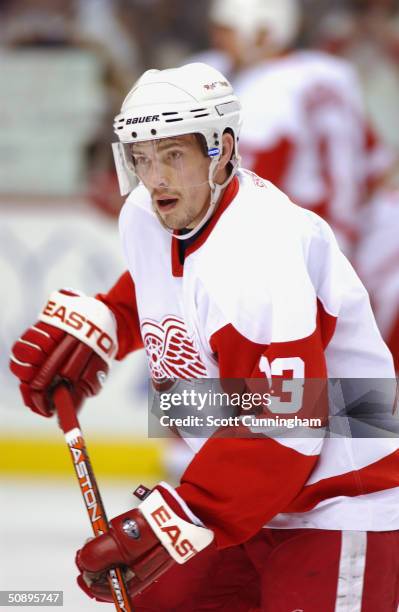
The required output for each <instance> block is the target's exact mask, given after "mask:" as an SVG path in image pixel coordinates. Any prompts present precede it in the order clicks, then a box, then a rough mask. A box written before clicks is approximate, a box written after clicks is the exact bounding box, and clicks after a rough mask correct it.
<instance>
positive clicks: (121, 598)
mask: <svg viewBox="0 0 399 612" xmlns="http://www.w3.org/2000/svg"><path fill="white" fill-rule="evenodd" d="M53 400H54V404H55V407H56V410H57V413H58V421H59V425H60V427H61V429H62V431H63V432H64V435H65V440H66V443H67V445H68V448H69V452H70V454H71V458H72V462H73V465H74V468H75V472H76V476H77V478H78V482H79V486H80V490H81V492H82V496H83V499H84V503H85V506H86V510H87V512H88V514H89V519H90V522H91V526H92V529H93V533H94V535H95V536H98V535H101V534H102V533H106V532H107V531H108V530H109V527H108V520H107V516H106V514H105V509H104V505H103V502H102V499H101V496H100V492H99V490H98V486H97V482H96V479H95V476H94V473H93V469H92V467H91V464H90V459H89V455H88V453H87V450H86V445H85V441H84V438H83V434H82V432H81V429H80V425H79V421H78V418H77V416H76V412H75V408H74V405H73V403H72V400H71V396H70V394H69V391H68V389H67V388H66V386H65V385H63V384H61V385H59V386H58V387H57V388H56V389H55V391H54V395H53ZM108 583H109V586H110V588H111V592H112V597H113V600H114V604H115V608H116V609H117V610H118V612H133V609H132V607H131V604H130V600H129V596H128V594H127V588H126V584H125V580H124V578H123V574H122V571H121V570H120V569H119V568H115V569H110V570H109V572H108Z"/></svg>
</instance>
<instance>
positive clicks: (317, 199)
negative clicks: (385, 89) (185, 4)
mask: <svg viewBox="0 0 399 612" xmlns="http://www.w3.org/2000/svg"><path fill="white" fill-rule="evenodd" d="M300 19H301V14H300V5H299V1H298V0H281V1H279V2H275V1H274V0H213V1H212V2H211V10H210V21H211V24H212V31H213V38H214V41H215V44H216V45H217V47H218V49H219V52H220V51H224V54H225V55H227V57H228V58H229V59H230V62H231V64H232V66H233V68H232V69H231V70H232V72H231V74H232V73H234V77H233V83H234V88H235V91H236V93H237V95H238V96H239V97H240V100H241V103H242V107H243V111H244V122H243V129H242V132H241V139H240V147H241V154H242V156H243V159H244V162H245V164H244V165H245V166H246V167H247V168H250V169H252V170H253V171H254V172H256V173H257V174H259V175H260V176H262V177H264V178H267V179H268V180H270V181H271V182H273V183H274V184H275V185H277V186H278V187H279V188H280V189H282V190H283V191H284V192H285V193H286V194H287V195H288V196H289V197H290V198H291V199H292V200H294V201H295V202H296V203H297V204H299V205H301V206H304V207H305V208H308V209H310V210H313V211H314V212H317V213H318V214H319V215H321V216H322V217H323V218H324V219H326V220H327V221H328V222H329V224H330V225H331V227H332V228H333V230H334V232H335V234H336V237H337V239H338V241H339V243H340V245H341V248H344V249H345V252H346V253H347V254H348V255H350V254H351V253H352V251H353V249H354V247H355V245H356V241H357V237H358V229H359V228H358V215H359V208H360V206H361V205H362V203H363V202H364V200H365V198H367V195H368V194H367V188H368V186H369V184H370V182H372V181H375V180H376V179H378V178H379V177H380V174H381V172H385V171H386V170H387V168H388V166H389V164H390V163H391V162H392V159H391V155H390V153H389V151H388V150H387V149H386V148H385V147H384V146H383V145H382V144H381V143H380V142H379V140H378V139H377V138H376V136H375V134H374V132H373V130H372V128H371V126H370V123H369V122H368V120H367V118H366V115H365V110H364V108H363V101H362V93H361V88H360V84H359V82H358V79H357V75H356V74H355V71H354V70H353V68H352V67H351V65H350V64H349V63H348V62H346V61H345V60H342V59H339V58H337V57H333V56H332V55H329V54H327V53H323V52H320V51H315V50H312V49H307V50H303V49H302V50H294V49H292V45H293V43H294V41H295V39H296V37H297V34H298V30H299V27H300Z"/></svg>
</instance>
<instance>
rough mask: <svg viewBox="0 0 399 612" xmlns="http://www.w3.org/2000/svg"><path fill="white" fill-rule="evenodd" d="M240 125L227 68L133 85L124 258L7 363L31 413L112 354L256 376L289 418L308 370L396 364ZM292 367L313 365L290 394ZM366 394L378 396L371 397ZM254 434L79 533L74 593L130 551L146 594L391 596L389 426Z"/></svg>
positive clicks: (199, 447)
mask: <svg viewBox="0 0 399 612" xmlns="http://www.w3.org/2000/svg"><path fill="white" fill-rule="evenodd" d="M240 124H241V111H240V104H239V101H238V99H237V97H236V96H235V94H234V92H233V89H232V87H231V85H230V83H229V82H228V81H227V80H226V78H225V77H224V76H223V75H222V74H220V73H219V72H218V71H216V70H214V69H212V68H210V67H209V66H207V65H204V64H191V65H186V66H183V67H181V68H177V69H170V70H164V71H157V70H150V71H147V72H146V73H144V75H143V76H142V77H141V78H140V79H139V80H138V82H137V83H136V84H135V85H134V86H133V89H132V90H131V91H130V93H129V94H128V96H127V97H126V99H125V101H124V103H123V105H122V110H121V114H120V115H118V116H117V117H116V119H115V132H116V134H117V136H118V139H119V142H118V143H116V144H115V145H114V151H115V159H116V166H117V170H118V176H119V179H120V184H121V191H122V193H124V194H128V193H129V195H128V197H127V200H126V203H125V205H124V207H123V210H122V213H121V216H120V232H121V239H122V243H123V247H124V251H125V256H126V262H127V266H128V271H127V272H125V273H124V274H123V275H122V276H121V278H120V279H119V280H118V281H117V283H116V284H115V286H114V287H113V288H112V289H111V290H110V291H108V293H105V294H102V295H99V296H97V297H96V298H93V297H86V296H84V295H82V294H77V293H73V292H71V291H59V292H55V293H54V294H52V295H51V296H50V299H49V300H48V302H47V304H46V306H45V307H44V309H43V312H42V313H41V314H40V317H39V321H38V322H37V323H36V324H35V325H33V326H32V327H31V328H30V329H29V330H27V331H26V332H25V333H24V334H23V335H22V337H21V338H20V339H19V340H18V341H17V342H16V344H15V345H14V347H13V354H12V358H11V369H12V371H13V373H14V374H15V375H16V376H17V377H18V378H19V379H20V383H21V385H20V388H21V392H22V396H23V398H24V402H25V404H26V405H27V406H28V407H29V408H31V409H32V410H33V411H35V412H37V413H39V414H41V415H43V416H51V415H52V414H53V411H54V407H53V404H52V399H51V397H52V390H53V389H54V387H55V386H56V385H57V384H59V382H60V381H63V380H64V381H67V382H68V384H69V386H70V389H71V393H72V397H73V398H74V402H75V405H76V409H78V408H79V406H80V404H81V402H82V400H83V399H84V398H86V397H89V396H91V395H94V394H95V393H97V392H98V391H99V389H100V381H103V380H104V378H105V374H106V372H107V371H108V368H109V366H110V364H111V362H112V360H113V359H114V358H116V359H123V358H124V357H126V355H127V354H128V353H130V352H131V351H133V350H135V349H139V348H143V347H144V348H145V350H146V352H147V356H148V361H149V367H150V370H151V373H152V377H153V379H154V382H155V383H160V382H163V381H164V380H165V379H168V378H170V377H174V378H179V379H191V380H192V379H206V378H221V379H248V380H258V381H259V383H260V384H262V385H266V387H267V388H268V389H270V390H271V392H273V391H274V392H275V394H276V397H275V399H274V402H275V404H274V408H276V411H277V412H282V411H283V410H282V408H283V405H282V402H284V403H285V404H284V405H285V409H286V411H287V410H288V411H290V412H291V414H299V415H300V414H301V413H302V411H303V410H306V405H305V404H306V400H305V397H306V392H307V391H306V389H307V387H306V381H308V380H310V379H325V378H326V377H333V378H344V377H346V378H350V379H352V382H353V379H362V380H363V381H365V384H366V386H367V385H368V379H370V378H382V379H387V380H389V379H390V378H393V377H394V372H393V365H392V358H391V356H390V354H389V351H388V350H387V348H386V346H385V344H384V343H383V341H382V339H381V337H380V334H379V332H378V329H377V327H376V324H375V321H374V318H373V314H372V311H371V308H370V304H369V300H368V296H367V293H366V291H365V289H364V288H363V286H362V284H361V282H360V281H359V279H358V278H357V276H356V274H355V273H354V271H353V269H352V267H351V266H350V264H349V263H348V261H347V260H346V259H345V257H344V256H343V255H342V253H341V252H340V250H339V248H338V246H337V243H336V241H335V238H334V235H333V233H332V232H331V230H330V228H329V226H328V225H327V223H326V222H325V221H323V220H322V219H321V218H320V217H318V216H317V215H316V214H314V213H313V212H311V211H308V210H305V209H303V208H301V207H299V206H296V205H295V204H293V203H292V202H291V201H290V200H289V199H288V198H287V197H286V196H285V195H284V194H283V193H282V192H281V191H279V190H278V189H277V188H276V187H274V186H273V185H272V184H271V183H269V182H268V181H265V180H263V179H261V178H259V177H258V176H257V175H255V174H253V173H252V172H249V171H246V170H243V169H240V166H239V154H238V144H237V141H238V135H239V130H240ZM293 377H295V378H297V379H306V380H305V386H304V388H303V389H302V387H301V388H299V393H297V394H296V395H295V394H294V393H291V394H290V393H286V391H287V388H286V387H285V386H284V385H286V383H288V384H289V383H290V382H291V383H292V378H293ZM277 383H279V384H280V386H279V385H278V384H277ZM343 388H344V387H343ZM279 389H280V394H281V393H282V395H284V396H285V397H284V398H283V397H280V398H279V397H278V395H279ZM301 389H302V390H301ZM348 389H349V391H348V390H347V392H348V393H349V394H350V395H351V402H352V403H351V406H354V405H355V404H356V401H357V400H358V399H359V398H358V397H357V394H356V386H355V385H353V384H351V382H350V381H349V384H348ZM345 393H346V391H345V389H344V395H345ZM294 395H295V397H294ZM392 401H393V400H392ZM388 404H389V406H388V408H389V410H390V411H391V410H392V403H389V402H388ZM367 407H368V410H369V411H371V412H373V411H374V412H376V413H378V411H379V410H380V409H382V404H380V402H379V396H378V395H376V394H369V395H368V402H367ZM374 412H373V414H374ZM253 433H254V432H252V431H251V426H247V427H244V426H242V427H241V428H240V435H236V436H234V435H231V436H228V437H220V436H211V437H209V438H208V439H203V440H200V441H198V440H196V441H195V440H192V441H191V442H192V443H194V442H195V443H196V451H197V453H196V455H195V457H194V459H193V461H192V462H191V463H190V465H189V466H188V468H187V470H186V471H185V473H184V475H183V476H182V479H181V483H180V485H179V486H178V487H177V488H176V489H173V488H172V487H170V486H169V485H167V484H166V483H160V484H159V485H157V486H156V487H155V488H154V489H153V490H152V491H151V492H149V494H148V495H146V496H145V499H144V500H143V501H142V502H141V503H140V505H139V506H138V508H135V509H132V510H130V511H128V512H125V513H123V514H121V515H119V516H117V517H116V518H114V519H113V520H112V521H111V531H110V533H109V534H105V535H102V536H100V537H98V538H95V539H93V540H91V541H90V542H88V543H86V544H85V545H84V546H83V547H82V548H81V550H79V552H78V553H77V564H78V567H79V569H80V572H81V573H80V576H79V584H80V586H81V587H82V588H83V589H84V590H85V591H86V593H88V594H89V595H90V596H91V597H95V598H97V599H98V600H100V601H110V600H111V595H110V592H109V590H108V585H107V582H106V580H105V578H104V571H105V570H106V569H107V568H109V567H113V566H122V567H125V568H126V567H127V568H129V571H128V573H127V575H128V577H129V578H130V580H129V592H130V595H131V597H132V600H133V604H134V607H135V609H136V610H142V611H144V610H157V611H158V610H177V611H184V612H187V611H199V610H205V609H206V610H222V609H224V610H229V611H230V610H231V611H235V612H238V611H249V610H256V609H258V610H259V609H261V610H263V611H273V612H277V610H282V611H284V612H286V611H293V610H306V612H320V611H321V610H323V612H333V611H335V612H337V611H339V610H344V609H349V608H350V609H351V610H353V611H355V610H358V611H359V612H360V610H361V611H362V612H375V611H376V610H379V611H381V612H385V611H386V612H388V611H389V612H391V611H392V612H393V611H394V610H396V606H397V604H398V575H399V555H398V549H399V531H398V530H399V488H398V487H399V450H398V442H397V440H396V439H395V438H392V437H386V438H378V439H370V438H369V439H355V438H354V439H351V438H345V437H344V438H342V436H341V437H339V438H334V437H323V436H322V435H319V432H318V431H315V432H313V433H314V435H310V436H308V437H301V438H299V437H297V436H295V435H287V434H286V435H283V436H279V437H277V438H276V437H272V436H269V435H267V434H266V433H263V435H262V432H260V434H259V435H253Z"/></svg>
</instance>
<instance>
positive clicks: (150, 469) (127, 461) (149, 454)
mask: <svg viewBox="0 0 399 612" xmlns="http://www.w3.org/2000/svg"><path fill="white" fill-rule="evenodd" d="M87 450H88V453H89V457H90V461H91V463H92V465H93V469H94V473H95V475H96V476H97V475H98V476H106V477H107V476H109V477H115V478H131V477H132V476H135V475H140V476H148V477H152V478H161V477H162V476H163V473H164V469H163V467H162V464H163V455H164V452H165V444H163V443H161V442H160V441H151V440H149V441H143V440H126V439H118V438H116V439H113V440H111V441H109V440H107V441H106V440H104V439H103V438H94V439H93V438H92V439H91V440H90V441H89V442H88V443H87ZM0 474H2V475H4V474H13V475H19V476H30V475H43V476H67V477H69V476H73V475H74V473H73V466H72V461H71V458H70V454H69V449H68V447H67V445H66V443H65V441H64V438H63V436H62V434H60V440H59V441H57V440H51V439H48V438H29V439H27V438H16V437H13V438H7V439H5V438H2V437H0Z"/></svg>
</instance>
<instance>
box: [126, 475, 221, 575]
mask: <svg viewBox="0 0 399 612" xmlns="http://www.w3.org/2000/svg"><path fill="white" fill-rule="evenodd" d="M165 484H166V483H161V484H160V485H158V486H157V488H156V489H155V490H154V491H152V493H151V494H150V495H149V496H148V497H146V499H145V500H144V501H143V502H142V503H141V504H140V505H139V507H138V509H139V510H140V512H141V514H142V515H143V516H144V518H145V519H146V521H147V523H148V524H149V526H150V527H151V529H152V531H153V532H154V534H155V535H156V537H157V538H158V540H159V541H160V542H161V544H162V545H163V546H164V547H165V548H166V550H167V551H168V553H169V554H170V556H171V557H172V558H173V559H174V560H175V561H176V563H179V564H182V563H185V562H186V561H188V560H189V559H191V557H193V556H194V555H195V554H197V553H198V552H200V551H201V550H203V549H204V548H206V547H207V546H209V544H210V543H211V542H212V540H213V537H214V534H213V531H211V530H210V529H207V528H205V527H200V526H199V525H198V524H193V523H192V522H191V517H190V515H191V514H192V513H191V511H190V510H189V508H188V506H187V505H186V504H185V502H184V500H182V499H181V498H180V496H179V495H177V494H176V495H175V492H173V494H172V493H171V490H170V487H169V485H166V487H165ZM161 491H162V493H163V494H162V493H161ZM168 502H169V503H168ZM184 506H185V508H184ZM175 509H176V510H178V512H176V511H175ZM186 509H187V510H188V513H187V512H186ZM182 516H184V517H185V518H182ZM192 516H193V518H194V519H195V520H197V521H198V519H197V517H195V516H194V515H192Z"/></svg>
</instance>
